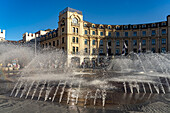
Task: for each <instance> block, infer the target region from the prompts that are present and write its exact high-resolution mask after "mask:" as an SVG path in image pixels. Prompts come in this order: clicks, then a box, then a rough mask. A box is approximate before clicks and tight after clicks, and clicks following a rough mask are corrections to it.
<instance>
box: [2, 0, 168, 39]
mask: <svg viewBox="0 0 170 113" xmlns="http://www.w3.org/2000/svg"><path fill="white" fill-rule="evenodd" d="M66 7H71V8H74V9H78V10H80V11H82V12H83V16H84V20H86V21H89V22H92V23H96V24H111V25H115V24H138V23H151V22H157V21H165V20H166V16H167V15H170V0H84V1H83V0H3V1H0V11H1V12H0V29H5V30H6V39H7V40H20V39H22V34H23V33H25V32H31V33H34V32H36V31H38V30H45V29H48V28H50V29H56V28H57V27H58V24H57V23H58V16H59V12H60V11H61V10H63V9H65V8H66Z"/></svg>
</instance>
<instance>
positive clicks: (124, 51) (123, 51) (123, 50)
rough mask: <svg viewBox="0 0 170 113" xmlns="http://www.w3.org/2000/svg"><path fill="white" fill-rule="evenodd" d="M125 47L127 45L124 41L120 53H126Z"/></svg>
mask: <svg viewBox="0 0 170 113" xmlns="http://www.w3.org/2000/svg"><path fill="white" fill-rule="evenodd" d="M126 49H127V45H126V43H125V42H124V44H123V49H122V55H125V54H126Z"/></svg>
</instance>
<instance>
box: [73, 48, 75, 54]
mask: <svg viewBox="0 0 170 113" xmlns="http://www.w3.org/2000/svg"><path fill="white" fill-rule="evenodd" d="M74 53H75V47H74V46H73V54H74Z"/></svg>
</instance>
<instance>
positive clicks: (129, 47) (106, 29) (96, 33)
mask: <svg viewBox="0 0 170 113" xmlns="http://www.w3.org/2000/svg"><path fill="white" fill-rule="evenodd" d="M41 46H42V47H43V48H47V47H53V48H59V49H63V50H64V51H65V52H66V54H67V56H68V63H70V62H71V61H74V60H76V61H78V62H79V63H80V64H81V63H82V62H84V61H87V62H88V61H92V62H96V61H98V62H99V61H100V60H102V59H103V58H104V57H105V56H108V57H110V58H112V57H113V56H115V55H121V54H122V52H123V51H124V53H125V54H128V53H129V52H131V51H134V52H136V53H138V52H146V51H152V52H158V53H160V52H167V51H169V50H170V16H167V21H162V22H156V23H147V24H135V25H130V24H129V25H104V24H94V23H91V22H87V21H84V20H83V14H82V12H81V11H78V10H75V9H72V8H69V7H67V8H66V9H64V10H63V11H61V12H60V13H59V22H58V28H57V30H53V31H51V32H49V33H47V34H46V35H44V36H42V37H41Z"/></svg>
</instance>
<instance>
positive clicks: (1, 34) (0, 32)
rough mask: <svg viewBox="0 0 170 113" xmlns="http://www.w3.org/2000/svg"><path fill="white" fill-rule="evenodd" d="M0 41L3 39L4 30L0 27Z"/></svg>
mask: <svg viewBox="0 0 170 113" xmlns="http://www.w3.org/2000/svg"><path fill="white" fill-rule="evenodd" d="M0 41H5V30H2V31H1V29H0Z"/></svg>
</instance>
